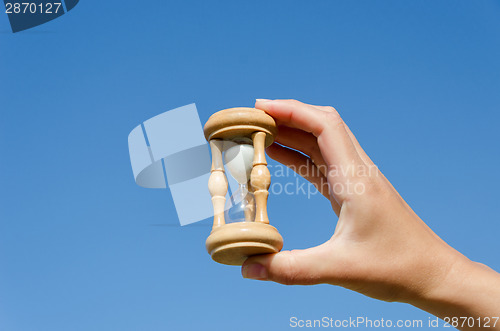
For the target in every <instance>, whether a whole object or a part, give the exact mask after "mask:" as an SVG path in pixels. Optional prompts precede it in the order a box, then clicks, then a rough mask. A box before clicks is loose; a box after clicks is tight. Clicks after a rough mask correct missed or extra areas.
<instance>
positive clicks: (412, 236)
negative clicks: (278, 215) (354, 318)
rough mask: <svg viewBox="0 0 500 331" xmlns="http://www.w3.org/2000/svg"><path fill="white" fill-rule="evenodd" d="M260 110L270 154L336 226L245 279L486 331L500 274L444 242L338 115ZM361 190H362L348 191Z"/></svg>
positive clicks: (277, 105) (281, 106) (276, 104)
mask: <svg viewBox="0 0 500 331" xmlns="http://www.w3.org/2000/svg"><path fill="white" fill-rule="evenodd" d="M255 107H256V108H258V109H262V110H264V111H265V112H267V113H268V114H269V115H271V116H272V117H273V118H274V119H275V120H276V122H277V124H278V126H279V134H278V136H277V138H276V143H274V144H273V145H271V146H270V147H269V148H268V149H267V154H268V155H269V156H270V157H271V158H273V159H274V160H276V161H278V162H281V163H283V164H284V165H287V166H289V167H291V168H292V169H294V170H297V169H302V170H301V171H300V172H299V174H300V175H302V176H304V177H305V178H306V179H307V180H309V181H310V182H311V183H313V184H314V185H315V186H316V187H317V188H318V190H319V191H320V192H321V193H322V194H323V195H324V196H325V197H326V198H327V199H328V200H329V201H330V203H331V205H332V209H333V211H334V212H335V213H336V214H337V216H338V221H337V226H336V228H335V231H334V233H333V235H332V237H331V238H330V239H329V240H328V241H327V242H325V243H323V244H321V245H319V246H316V247H312V248H308V249H304V250H292V251H282V252H280V253H276V254H267V255H260V256H254V257H250V258H248V259H247V260H246V261H245V263H244V264H243V266H242V275H243V277H245V278H252V279H258V280H269V281H274V282H278V283H281V284H286V285H313V284H321V283H328V284H332V285H339V286H342V287H345V288H348V289H351V290H354V291H357V292H359V293H362V294H364V295H367V296H369V297H372V298H376V299H379V300H384V301H397V302H404V303H409V304H411V305H414V306H415V307H418V308H420V309H423V310H425V311H427V312H429V313H431V314H433V315H435V316H438V317H440V318H443V319H444V318H445V317H450V318H453V317H458V318H459V323H458V327H457V328H458V329H460V330H472V329H478V328H479V326H480V325H481V326H482V325H483V324H484V323H485V321H487V319H488V318H490V319H491V318H494V317H498V316H500V274H498V273H497V272H495V271H494V270H492V269H490V268H488V267H487V266H485V265H482V264H480V263H476V262H473V261H471V260H469V259H468V258H467V257H465V256H464V255H462V254H461V253H459V252H458V251H456V250H455V249H453V248H452V247H450V246H449V245H448V244H447V243H446V242H444V241H443V240H442V239H441V238H439V237H438V236H437V235H436V234H435V233H434V232H433V231H432V230H431V229H430V228H429V227H428V226H427V225H426V224H425V223H424V222H423V221H422V220H421V219H420V218H419V217H418V216H417V215H416V214H415V212H414V211H413V210H412V209H411V208H410V206H409V205H408V204H407V203H406V202H405V201H404V200H403V198H402V197H401V196H400V195H399V194H398V192H397V191H396V190H395V189H394V187H393V186H392V185H391V183H390V182H389V181H388V180H387V179H386V178H385V177H384V175H383V174H382V173H381V172H380V171H379V170H378V168H377V167H376V166H375V165H374V164H373V162H372V161H371V160H370V158H369V157H368V156H367V155H366V153H365V152H364V151H363V149H362V148H361V146H360V145H359V143H358V141H357V140H356V138H355V137H354V135H353V134H352V132H351V131H350V129H349V128H348V126H347V125H346V123H345V122H344V121H343V120H342V118H341V117H340V115H339V113H338V112H337V111H336V110H335V109H334V108H332V107H325V106H313V105H308V104H304V103H302V102H299V101H296V100H266V99H258V100H257V102H256V103H255ZM298 151H300V152H298ZM342 169H349V171H339V170H342ZM352 169H358V170H359V169H365V170H366V171H358V170H357V171H350V170H352ZM356 184H357V185H358V186H357V187H358V188H361V187H362V188H363V190H360V189H359V190H357V191H356V190H353V189H350V190H349V189H347V187H348V186H349V187H351V188H352V187H353V186H354V185H356ZM342 188H345V189H342ZM333 221H334V220H333V218H332V222H333ZM461 317H462V319H460V318H461ZM465 317H474V318H475V323H474V327H468V325H467V322H466V323H465V325H463V326H462V325H461V324H462V320H463V318H465ZM478 318H479V321H480V322H478ZM493 322H494V319H492V320H491V322H490V323H489V328H488V329H489V330H500V321H499V322H498V323H496V326H495V327H493Z"/></svg>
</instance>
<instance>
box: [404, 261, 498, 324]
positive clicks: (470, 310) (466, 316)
mask: <svg viewBox="0 0 500 331" xmlns="http://www.w3.org/2000/svg"><path fill="white" fill-rule="evenodd" d="M411 304H413V305H414V306H416V307H418V308H420V309H423V310H425V311H427V312H429V313H431V314H433V315H435V316H438V317H440V318H441V319H443V320H445V321H446V322H449V323H450V324H452V322H453V324H454V325H452V326H455V327H456V328H457V329H459V330H478V329H481V330H482V329H487V330H500V318H499V317H500V274H499V273H497V272H496V271H494V270H492V269H490V268H489V267H487V266H485V265H482V264H479V263H476V262H472V261H470V260H468V259H466V258H463V259H459V260H458V261H457V262H456V263H454V265H453V267H452V268H451V269H450V270H449V272H448V274H447V277H446V278H445V280H444V281H443V282H442V284H440V285H439V286H437V287H436V288H434V289H433V290H432V291H430V292H429V293H427V294H425V297H423V298H418V299H416V300H414V302H411ZM448 318H449V320H448ZM455 323H457V324H455Z"/></svg>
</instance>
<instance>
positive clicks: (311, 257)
mask: <svg viewBox="0 0 500 331" xmlns="http://www.w3.org/2000/svg"><path fill="white" fill-rule="evenodd" d="M325 244H326V243H325ZM325 244H323V245H320V246H316V247H313V248H308V249H304V250H292V251H283V252H280V253H276V254H264V255H256V256H252V257H249V258H248V259H247V260H246V261H245V262H244V263H243V265H242V267H241V274H242V275H243V277H244V278H250V279H258V280H270V281H273V282H277V283H280V284H285V285H313V284H319V283H322V282H324V280H325V279H326V278H327V274H326V273H327V268H328V265H329V261H328V260H329V259H328V254H327V253H328V252H327V250H326V249H325Z"/></svg>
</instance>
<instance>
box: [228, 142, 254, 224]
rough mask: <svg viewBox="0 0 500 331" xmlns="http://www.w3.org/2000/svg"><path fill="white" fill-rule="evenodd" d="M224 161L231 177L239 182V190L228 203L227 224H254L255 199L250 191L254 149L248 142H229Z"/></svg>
mask: <svg viewBox="0 0 500 331" xmlns="http://www.w3.org/2000/svg"><path fill="white" fill-rule="evenodd" d="M224 150H225V151H224V161H225V164H226V168H227V170H228V171H229V173H230V174H231V176H232V177H233V178H234V179H235V180H236V181H237V182H238V190H236V192H234V193H233V195H232V196H231V198H230V199H229V200H228V201H227V203H226V211H225V219H226V223H234V222H253V221H254V220H255V198H254V195H253V193H252V192H251V191H250V190H249V180H250V172H251V171H252V162H253V154H254V149H253V146H252V145H251V144H248V143H246V142H239V143H238V142H228V144H227V146H225V148H224Z"/></svg>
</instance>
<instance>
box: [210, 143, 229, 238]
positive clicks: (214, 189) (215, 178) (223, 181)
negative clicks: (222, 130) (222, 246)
mask: <svg viewBox="0 0 500 331" xmlns="http://www.w3.org/2000/svg"><path fill="white" fill-rule="evenodd" d="M210 149H211V150H212V170H211V171H210V178H209V179H208V190H209V191H210V195H211V196H212V205H213V207H214V224H213V227H212V229H215V228H217V227H219V226H222V225H224V224H225V221H224V205H225V204H226V193H227V178H226V175H225V173H224V165H223V163H222V140H216V139H212V140H210Z"/></svg>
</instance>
